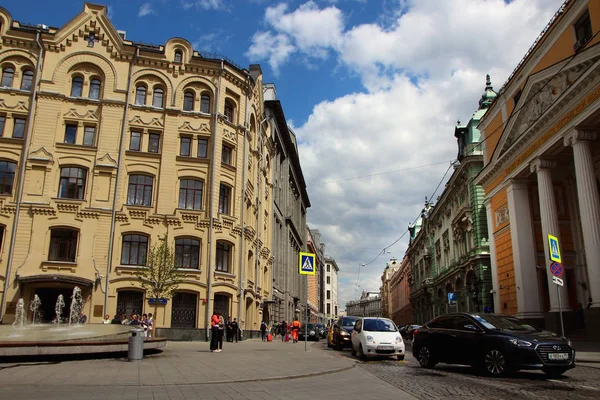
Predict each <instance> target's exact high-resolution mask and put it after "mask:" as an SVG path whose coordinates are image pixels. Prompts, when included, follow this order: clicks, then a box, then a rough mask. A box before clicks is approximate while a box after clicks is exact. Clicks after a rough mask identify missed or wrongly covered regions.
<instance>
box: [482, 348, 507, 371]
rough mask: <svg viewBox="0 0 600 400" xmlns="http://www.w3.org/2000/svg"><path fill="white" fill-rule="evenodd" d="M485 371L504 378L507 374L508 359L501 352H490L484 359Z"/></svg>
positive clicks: (493, 350) (494, 350)
mask: <svg viewBox="0 0 600 400" xmlns="http://www.w3.org/2000/svg"><path fill="white" fill-rule="evenodd" d="M483 363H484V366H485V370H486V372H487V373H488V374H490V375H492V376H502V375H504V374H505V373H506V369H507V367H506V358H504V354H502V352H501V351H500V350H496V349H492V350H488V352H487V353H486V354H485V357H484V359H483Z"/></svg>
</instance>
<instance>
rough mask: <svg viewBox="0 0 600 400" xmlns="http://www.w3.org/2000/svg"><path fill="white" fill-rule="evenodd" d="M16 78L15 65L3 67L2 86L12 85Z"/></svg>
mask: <svg viewBox="0 0 600 400" xmlns="http://www.w3.org/2000/svg"><path fill="white" fill-rule="evenodd" d="M14 78H15V69H14V68H13V67H6V68H2V87H12V84H13V79H14Z"/></svg>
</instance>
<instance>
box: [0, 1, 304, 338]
mask: <svg viewBox="0 0 600 400" xmlns="http://www.w3.org/2000/svg"><path fill="white" fill-rule="evenodd" d="M106 14H107V11H106V8H105V7H103V6H97V5H93V4H89V3H86V4H85V6H84V9H83V11H82V12H81V13H80V14H79V15H77V16H75V17H74V18H73V19H72V20H70V21H69V22H68V23H67V24H65V25H64V26H63V27H60V28H51V27H50V28H48V27H46V26H44V25H39V26H36V27H33V26H28V25H24V24H21V23H19V22H17V21H13V20H12V17H11V15H10V14H9V12H8V11H6V10H5V9H2V8H0V30H1V32H0V33H1V36H2V43H1V44H0V68H1V69H2V85H1V86H2V87H1V88H0V122H1V125H0V126H1V128H2V130H1V131H0V134H1V137H0V154H1V155H0V168H2V174H3V181H2V183H1V184H2V187H1V189H2V193H1V194H0V227H1V228H0V230H1V232H2V235H1V239H2V241H1V245H2V248H1V252H2V253H1V254H2V257H1V261H0V274H1V276H0V281H1V283H2V290H3V291H2V309H1V312H2V322H3V323H10V322H11V321H12V320H13V318H14V312H15V304H16V301H17V299H18V298H20V297H22V298H24V299H25V302H26V304H27V303H28V302H29V300H30V299H32V297H33V296H34V294H38V295H39V297H40V298H41V299H42V307H44V318H45V319H47V320H48V319H50V318H51V316H52V310H53V309H54V302H55V301H56V297H57V295H58V294H64V295H65V297H67V296H68V297H70V291H72V289H73V287H74V286H75V285H78V286H80V287H81V288H82V290H83V295H84V297H85V298H86V304H85V312H86V313H87V315H88V316H89V321H90V322H100V320H101V319H102V317H103V316H104V315H105V314H110V315H111V316H112V315H113V314H115V313H119V314H120V313H127V314H132V313H142V312H148V311H152V309H151V308H149V307H148V302H147V299H146V297H145V294H144V293H143V292H142V291H141V289H140V286H139V284H138V283H137V282H136V279H137V278H136V272H137V270H138V268H139V267H140V266H141V265H144V263H145V258H146V254H147V251H148V249H149V248H150V247H151V246H152V245H153V244H155V243H157V241H158V240H159V238H161V237H163V236H164V235H167V240H168V241H169V243H170V244H171V245H172V246H173V248H174V250H175V254H176V257H175V258H176V261H177V263H178V265H179V266H180V268H181V273H182V275H183V283H182V284H181V285H180V286H179V289H178V291H177V293H176V294H175V295H174V297H173V298H172V299H168V301H167V303H166V305H161V306H160V307H159V311H158V315H157V316H156V322H155V324H156V325H157V327H158V328H159V329H160V328H165V329H163V330H162V332H161V334H162V335H164V336H167V337H173V338H175V337H181V335H182V334H183V333H181V332H182V331H180V330H179V329H178V328H186V329H187V330H186V331H185V332H187V333H185V334H186V335H191V336H190V337H192V338H200V337H204V336H203V334H204V330H205V329H207V326H208V318H209V316H210V314H211V313H212V311H213V310H215V309H216V310H220V311H221V312H223V313H224V314H225V315H226V316H228V317H236V318H238V320H240V322H241V328H242V329H243V330H244V331H246V332H251V331H256V330H258V328H259V325H260V321H261V320H263V319H266V320H268V319H269V316H268V314H269V303H268V300H269V299H270V298H271V295H272V285H271V283H272V280H271V273H272V267H273V261H274V257H273V253H272V245H271V243H272V238H273V231H272V224H273V201H272V199H273V181H272V178H271V177H272V162H271V160H272V159H273V157H274V155H275V147H274V146H273V144H272V142H271V141H270V137H271V131H270V126H271V125H270V124H271V122H270V121H268V120H267V119H266V118H265V116H264V110H263V85H262V72H261V70H260V67H259V66H257V65H253V66H251V67H250V69H249V70H246V69H242V68H240V67H238V66H236V65H234V64H233V63H231V62H229V61H226V60H225V59H213V58H206V57H203V55H202V54H200V53H198V52H197V51H195V50H194V49H193V48H192V46H191V45H190V43H189V42H188V41H186V40H184V39H180V38H173V39H170V40H169V41H167V43H165V44H164V45H160V46H153V45H145V44H142V43H138V42H134V41H131V40H128V39H126V38H125V36H126V35H125V34H124V33H121V32H118V31H117V30H116V29H115V28H114V27H113V25H112V24H111V22H110V21H109V19H108V18H107V15H106ZM286 184H287V182H286ZM286 215H287V214H286ZM300 226H303V225H302V224H301V225H300ZM152 308H153V307H152ZM190 328H192V330H190ZM193 328H195V330H193ZM189 332H192V333H189Z"/></svg>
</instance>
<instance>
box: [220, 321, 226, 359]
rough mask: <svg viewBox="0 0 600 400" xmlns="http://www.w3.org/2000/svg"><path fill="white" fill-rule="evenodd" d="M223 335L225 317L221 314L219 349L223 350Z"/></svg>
mask: <svg viewBox="0 0 600 400" xmlns="http://www.w3.org/2000/svg"><path fill="white" fill-rule="evenodd" d="M223 336H225V319H224V318H223V316H222V315H220V314H219V351H223Z"/></svg>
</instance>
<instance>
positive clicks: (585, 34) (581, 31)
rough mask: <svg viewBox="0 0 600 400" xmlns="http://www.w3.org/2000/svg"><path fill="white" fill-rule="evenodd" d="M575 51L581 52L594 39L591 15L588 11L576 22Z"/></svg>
mask: <svg viewBox="0 0 600 400" xmlns="http://www.w3.org/2000/svg"><path fill="white" fill-rule="evenodd" d="M573 27H574V28H575V40H576V42H575V51H577V50H579V49H580V48H581V47H583V45H585V44H586V43H587V42H588V41H589V40H590V39H591V38H592V36H593V35H592V23H591V21H590V13H589V11H586V12H585V13H583V15H582V16H581V17H579V19H578V20H577V22H575V25H574V26H573Z"/></svg>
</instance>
